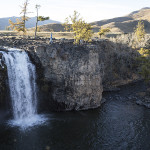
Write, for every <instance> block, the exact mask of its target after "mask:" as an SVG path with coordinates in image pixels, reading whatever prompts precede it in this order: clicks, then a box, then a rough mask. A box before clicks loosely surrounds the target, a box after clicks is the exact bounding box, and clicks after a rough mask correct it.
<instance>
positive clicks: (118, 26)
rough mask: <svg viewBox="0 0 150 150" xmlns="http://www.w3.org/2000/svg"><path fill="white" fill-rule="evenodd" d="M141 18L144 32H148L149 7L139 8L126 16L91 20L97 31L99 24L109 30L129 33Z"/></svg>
mask: <svg viewBox="0 0 150 150" xmlns="http://www.w3.org/2000/svg"><path fill="white" fill-rule="evenodd" d="M140 19H141V20H143V21H144V25H145V30H146V32H148V33H150V8H149V7H146V8H142V9H140V10H137V11H134V12H132V13H130V14H128V15H126V16H123V17H117V18H112V19H106V20H101V21H95V22H92V23H91V25H93V27H94V30H95V31H96V32H98V29H99V28H100V26H103V27H104V28H106V27H107V28H110V29H111V32H123V33H129V32H133V30H134V28H135V27H136V25H137V23H138V20H140Z"/></svg>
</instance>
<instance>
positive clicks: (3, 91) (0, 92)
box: [0, 53, 9, 109]
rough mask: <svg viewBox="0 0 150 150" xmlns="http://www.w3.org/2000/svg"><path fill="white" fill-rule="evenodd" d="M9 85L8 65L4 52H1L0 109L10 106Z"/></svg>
mask: <svg viewBox="0 0 150 150" xmlns="http://www.w3.org/2000/svg"><path fill="white" fill-rule="evenodd" d="M8 91H9V90H8V86H7V67H6V65H5V62H4V59H3V57H2V53H0V109H6V108H8V104H9V103H8V100H7V99H8V98H9V96H8V95H9V93H8Z"/></svg>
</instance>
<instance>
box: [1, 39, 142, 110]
mask: <svg viewBox="0 0 150 150" xmlns="http://www.w3.org/2000/svg"><path fill="white" fill-rule="evenodd" d="M48 42H49V41H48V39H40V38H39V39H38V40H35V39H7V40H6V41H5V39H3V40H2V41H0V43H1V45H3V46H6V45H9V46H10V47H14V44H15V45H16V47H17V48H21V49H24V50H26V51H27V52H28V53H29V56H30V58H31V61H32V62H33V63H34V64H35V65H36V68H37V83H38V85H39V92H38V93H39V99H40V101H39V105H40V106H39V108H40V111H43V110H48V111H49V110H84V109H90V108H97V107H99V106H100V105H101V98H102V92H103V87H104V90H106V91H108V90H109V91H110V90H116V89H117V90H118V88H117V86H118V85H122V84H127V83H129V82H130V81H133V80H136V79H138V78H139V77H138V75H137V67H136V65H135V64H136V59H135V58H136V56H137V55H138V54H137V53H136V51H133V50H132V49H131V48H130V47H128V45H125V44H117V43H113V42H111V41H107V40H103V41H94V42H92V43H91V44H84V45H80V46H77V45H74V44H73V41H72V40H63V41H62V40H58V41H54V43H53V44H48ZM42 108H44V109H42Z"/></svg>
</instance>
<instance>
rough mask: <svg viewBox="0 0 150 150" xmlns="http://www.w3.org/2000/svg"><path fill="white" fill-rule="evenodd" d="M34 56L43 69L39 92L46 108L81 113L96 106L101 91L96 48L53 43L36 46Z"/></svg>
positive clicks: (99, 101) (99, 68)
mask: <svg viewBox="0 0 150 150" xmlns="http://www.w3.org/2000/svg"><path fill="white" fill-rule="evenodd" d="M35 54H36V56H38V58H39V60H40V62H41V64H42V67H43V69H44V72H43V73H44V74H43V75H44V76H43V79H44V84H43V85H42V86H41V89H42V90H43V91H44V92H45V93H44V94H45V95H46V97H47V96H48V97H47V98H46V99H48V101H49V107H51V108H52V107H53V108H52V109H54V108H55V109H57V110H83V109H89V108H96V107H99V106H100V104H101V98H102V92H103V88H102V79H101V72H100V70H101V66H100V65H99V54H98V49H96V47H94V46H89V47H86V48H85V47H83V46H73V45H72V44H53V45H50V46H38V47H37V48H36V49H35ZM35 54H34V55H35ZM32 56H33V55H32ZM35 60H37V59H35Z"/></svg>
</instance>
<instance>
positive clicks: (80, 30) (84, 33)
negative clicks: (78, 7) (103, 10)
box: [64, 11, 93, 44]
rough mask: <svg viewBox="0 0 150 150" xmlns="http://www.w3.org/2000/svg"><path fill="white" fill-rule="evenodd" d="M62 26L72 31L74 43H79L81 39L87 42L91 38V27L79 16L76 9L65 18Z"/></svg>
mask: <svg viewBox="0 0 150 150" xmlns="http://www.w3.org/2000/svg"><path fill="white" fill-rule="evenodd" d="M69 22H70V24H69ZM64 26H65V29H66V30H67V31H68V30H71V31H73V32H74V39H75V41H74V43H75V44H80V43H81V41H85V42H86V41H87V42H89V41H90V40H91V37H92V35H93V32H92V27H91V25H90V24H88V23H86V22H85V21H84V20H83V19H82V18H80V14H79V13H78V12H77V11H74V14H73V16H69V18H66V21H65V23H64Z"/></svg>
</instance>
